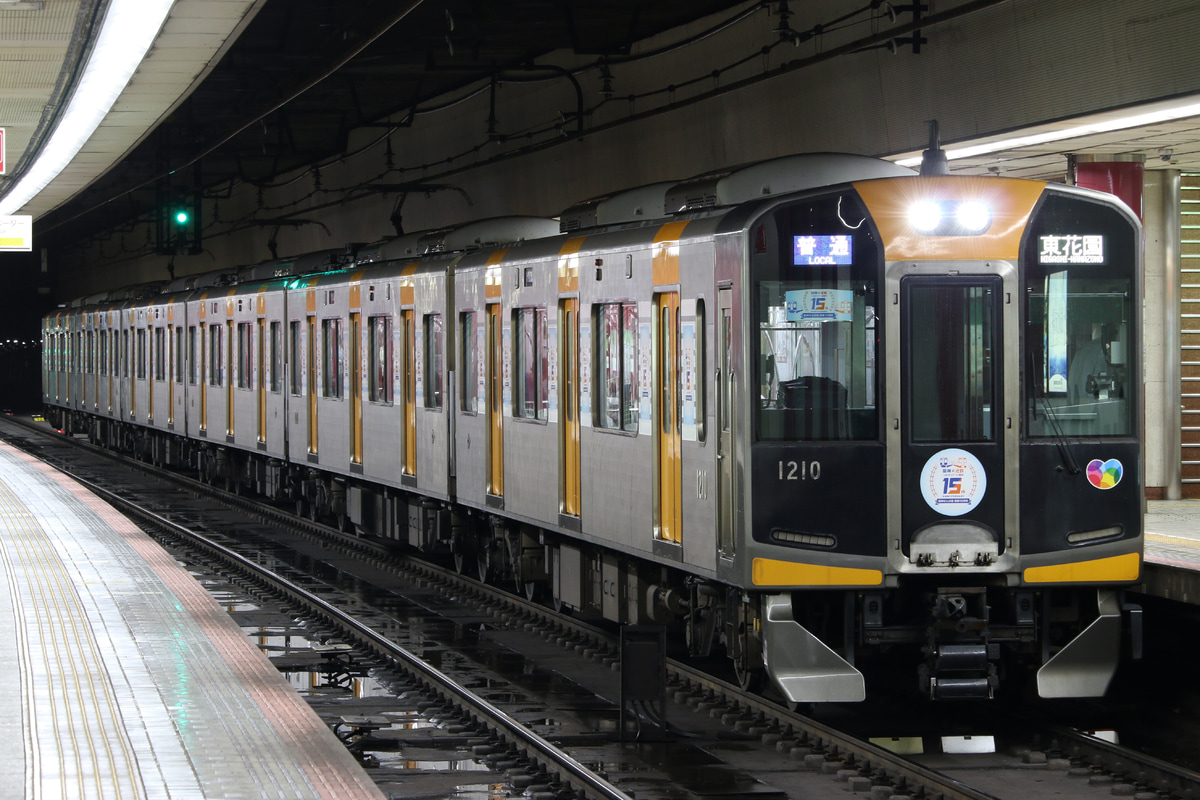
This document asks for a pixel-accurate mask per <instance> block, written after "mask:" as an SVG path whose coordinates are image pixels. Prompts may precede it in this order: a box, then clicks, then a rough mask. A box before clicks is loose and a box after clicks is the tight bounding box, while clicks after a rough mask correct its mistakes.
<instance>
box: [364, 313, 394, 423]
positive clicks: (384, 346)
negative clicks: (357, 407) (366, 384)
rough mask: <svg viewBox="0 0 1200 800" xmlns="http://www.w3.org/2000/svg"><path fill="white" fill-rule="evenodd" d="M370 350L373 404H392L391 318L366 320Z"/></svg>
mask: <svg viewBox="0 0 1200 800" xmlns="http://www.w3.org/2000/svg"><path fill="white" fill-rule="evenodd" d="M367 325H368V340H369V341H368V347H369V348H370V365H369V366H370V370H371V376H370V393H369V398H370V400H371V402H374V403H391V402H392V318H391V317H389V316H378V317H371V318H370V320H368V323H367Z"/></svg>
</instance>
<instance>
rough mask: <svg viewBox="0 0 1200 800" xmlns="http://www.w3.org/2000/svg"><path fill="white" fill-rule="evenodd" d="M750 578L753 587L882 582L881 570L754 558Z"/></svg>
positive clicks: (875, 584)
mask: <svg viewBox="0 0 1200 800" xmlns="http://www.w3.org/2000/svg"><path fill="white" fill-rule="evenodd" d="M750 580H751V581H753V583H754V585H755V586H878V585H880V584H881V583H883V572H881V571H880V570H877V569H857V568H854V567H829V566H825V565H823V564H799V563H796V562H794V561H776V560H774V559H771V558H756V559H754V563H753V564H752V566H751V571H750Z"/></svg>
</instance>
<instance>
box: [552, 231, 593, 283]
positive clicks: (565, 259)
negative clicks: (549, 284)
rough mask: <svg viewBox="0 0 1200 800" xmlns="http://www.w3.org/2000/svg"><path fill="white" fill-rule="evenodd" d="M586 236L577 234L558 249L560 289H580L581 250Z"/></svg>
mask: <svg viewBox="0 0 1200 800" xmlns="http://www.w3.org/2000/svg"><path fill="white" fill-rule="evenodd" d="M585 239H587V237H586V236H577V237H575V238H574V239H567V240H566V241H565V242H563V246H562V248H561V249H560V250H559V251H558V291H559V292H577V291H579V251H580V250H582V249H583V242H584V240H585Z"/></svg>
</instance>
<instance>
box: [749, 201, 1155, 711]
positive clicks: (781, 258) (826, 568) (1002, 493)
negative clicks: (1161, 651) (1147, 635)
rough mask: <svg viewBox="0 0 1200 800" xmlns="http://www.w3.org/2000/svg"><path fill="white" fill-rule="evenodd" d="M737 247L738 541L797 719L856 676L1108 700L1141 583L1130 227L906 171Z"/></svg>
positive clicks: (1136, 336) (860, 684)
mask: <svg viewBox="0 0 1200 800" xmlns="http://www.w3.org/2000/svg"><path fill="white" fill-rule="evenodd" d="M922 203H923V204H925V206H924V209H925V212H926V215H927V216H926V217H925V218H924V219H915V218H914V217H912V216H910V213H911V212H912V209H913V208H914V207H915V206H918V205H919V204H922ZM958 209H961V210H962V216H956V210H958ZM914 219H915V222H914ZM745 230H746V234H745V248H746V251H747V255H746V262H747V264H748V265H749V267H748V268H749V273H750V274H749V276H748V278H749V280H748V283H747V286H748V287H749V298H748V301H747V304H746V313H747V319H748V325H747V328H746V329H747V330H749V331H750V332H751V337H750V339H751V341H749V342H748V343H747V345H748V347H747V351H748V354H749V359H750V369H748V370H747V372H749V373H750V374H751V375H752V377H751V379H750V380H749V381H748V384H749V386H748V387H746V388H747V389H748V390H749V392H750V393H751V396H752V397H754V396H755V395H757V397H756V402H754V403H753V406H754V407H753V408H752V409H751V412H750V414H749V417H750V419H749V428H750V432H751V433H750V435H751V447H750V451H751V452H750V454H749V464H748V470H747V471H748V474H749V481H748V485H747V486H746V487H745V491H746V492H748V494H749V497H750V500H751V502H750V503H749V504H748V506H749V510H748V514H747V517H746V519H745V520H744V525H745V526H746V528H745V530H746V535H745V536H744V537H742V538H741V539H740V540H735V541H739V542H740V546H741V548H742V552H741V553H737V554H736V556H737V561H738V562H739V563H740V564H742V565H743V566H742V569H743V570H744V572H743V579H744V580H745V585H747V586H749V587H752V589H753V590H754V591H756V592H761V593H762V595H761V598H762V602H761V605H760V608H759V614H760V616H761V621H760V624H761V630H762V633H761V646H762V649H763V660H764V662H765V664H766V668H767V672H768V674H769V675H770V676H771V677H772V678H773V679H774V680H775V682H776V683H777V684H778V685H779V687H780V688H781V690H782V691H783V692H784V693H785V694H786V695H787V696H788V697H789V698H790V699H792V700H794V701H804V702H814V701H853V700H861V699H863V698H864V697H865V696H866V686H867V683H868V682H867V681H866V680H865V679H864V675H863V669H865V668H866V667H867V666H868V665H870V664H872V663H882V664H885V665H886V669H885V670H883V671H884V672H887V673H891V674H896V673H897V672H905V670H903V669H899V668H898V667H899V665H900V664H911V667H912V669H911V670H910V671H908V672H907V674H911V675H912V676H913V679H914V680H915V681H917V685H919V686H920V687H921V688H922V689H923V690H924V691H926V692H927V693H928V694H929V695H930V696H932V697H935V698H956V697H990V696H992V695H993V693H994V692H995V690H996V688H997V687H998V686H999V685H1001V683H1002V682H1005V681H1006V680H1007V679H1008V678H1009V677H1010V676H1011V675H1014V674H1015V673H1016V668H1018V667H1020V668H1034V669H1036V671H1037V680H1036V685H1037V690H1038V692H1039V693H1040V694H1041V695H1042V696H1045V697H1066V696H1096V695H1100V694H1103V692H1104V691H1105V689H1106V688H1107V685H1108V682H1109V681H1110V679H1111V677H1112V675H1113V672H1114V671H1115V669H1116V665H1117V661H1118V658H1119V647H1120V642H1121V636H1122V619H1121V597H1122V595H1121V588H1122V587H1123V586H1126V585H1129V584H1132V583H1135V582H1136V581H1137V580H1138V578H1139V575H1140V567H1141V550H1142V509H1143V501H1142V491H1141V486H1142V466H1141V451H1140V432H1141V430H1142V420H1141V411H1140V409H1141V397H1140V381H1139V380H1137V376H1139V375H1140V374H1141V373H1140V370H1141V364H1140V347H1141V345H1140V331H1141V322H1140V309H1141V300H1140V280H1139V277H1138V276H1139V275H1140V268H1141V261H1140V259H1141V255H1140V241H1141V239H1140V227H1139V225H1138V223H1137V221H1136V220H1135V219H1134V218H1133V217H1132V215H1131V214H1130V213H1129V212H1128V210H1127V209H1125V208H1124V206H1123V205H1121V204H1120V203H1119V202H1116V201H1114V200H1112V199H1111V198H1108V197H1107V196H1101V195H1098V194H1095V193H1086V192H1082V191H1078V190H1073V189H1068V188H1064V187H1051V186H1047V185H1045V184H1042V183H1038V182H1025V181H1013V180H1005V179H967V178H933V179H925V178H902V179H895V180H881V181H867V182H861V183H857V184H854V185H853V186H851V187H845V188H844V189H840V190H833V191H830V192H828V193H826V194H823V195H821V196H819V197H814V198H810V199H806V200H803V201H800V202H794V203H788V204H785V205H781V206H777V207H775V208H774V209H772V210H771V211H770V212H768V213H767V214H765V215H764V216H761V217H759V218H758V219H757V220H755V221H752V222H751V223H750V224H749V225H748V226H747V227H746V229H745ZM727 555H731V556H732V555H734V554H727ZM906 659H907V660H906ZM872 680H874V678H873V679H872Z"/></svg>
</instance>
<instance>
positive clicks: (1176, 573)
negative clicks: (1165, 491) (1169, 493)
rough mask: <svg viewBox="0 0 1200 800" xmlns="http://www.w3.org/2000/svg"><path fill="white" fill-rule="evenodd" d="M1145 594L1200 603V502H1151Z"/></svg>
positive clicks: (1148, 507) (1147, 515)
mask: <svg viewBox="0 0 1200 800" xmlns="http://www.w3.org/2000/svg"><path fill="white" fill-rule="evenodd" d="M1142 587H1143V589H1144V590H1145V593H1146V594H1149V595H1153V596H1155V597H1163V598H1166V599H1168V600H1176V601H1178V602H1181V603H1191V604H1193V605H1196V604H1200V500H1151V501H1150V502H1149V503H1148V504H1147V508H1146V559H1145V565H1144V568H1143V570H1142Z"/></svg>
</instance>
